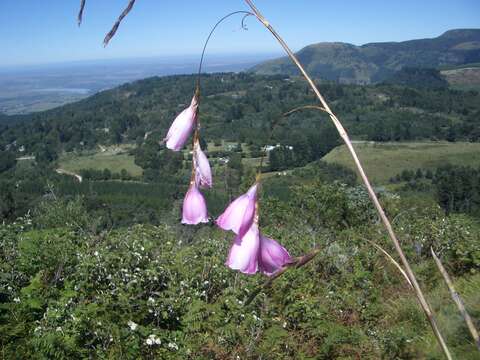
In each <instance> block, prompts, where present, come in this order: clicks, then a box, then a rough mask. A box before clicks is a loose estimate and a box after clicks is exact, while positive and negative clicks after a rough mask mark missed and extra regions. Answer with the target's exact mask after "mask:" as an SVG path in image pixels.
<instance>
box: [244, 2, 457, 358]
mask: <svg viewBox="0 0 480 360" xmlns="http://www.w3.org/2000/svg"><path fill="white" fill-rule="evenodd" d="M245 2H246V4H247V5H248V6H249V7H250V9H251V10H252V12H253V13H254V14H255V17H256V18H257V19H258V21H260V23H262V25H263V26H264V27H265V28H267V30H268V31H269V32H270V33H271V34H272V35H273V36H274V37H275V39H277V41H278V42H279V43H280V45H281V46H282V47H283V49H284V50H285V52H286V53H287V55H288V56H289V57H290V59H291V60H292V61H293V63H294V64H295V65H296V66H297V68H298V69H299V70H300V72H301V74H302V75H303V77H304V78H305V80H306V81H307V82H308V84H309V85H310V87H311V88H312V90H313V92H314V93H315V95H316V97H317V98H318V100H319V101H320V104H321V105H322V107H323V108H324V109H325V111H326V112H327V113H328V115H329V116H330V119H331V120H332V122H333V124H334V125H335V127H336V129H337V131H338V133H339V134H340V137H341V138H342V140H343V141H344V143H345V145H346V146H347V149H348V151H349V152H350V155H351V156H352V158H353V160H354V162H355V166H356V168H357V170H358V172H359V174H360V177H361V179H362V181H363V183H364V185H365V187H366V188H367V191H368V194H369V196H370V199H371V200H372V202H373V204H374V206H375V209H376V210H377V212H378V215H379V216H380V219H381V220H382V223H383V225H384V226H385V229H386V230H387V233H388V236H389V237H390V239H391V240H392V242H393V245H394V246H395V250H396V251H397V253H398V256H399V257H400V260H401V262H402V265H403V267H404V268H405V272H406V274H407V276H408V278H409V280H410V282H411V283H412V286H413V288H414V290H415V295H416V297H417V299H418V301H419V303H420V306H421V307H422V309H423V311H424V313H425V316H426V317H427V319H428V321H429V322H430V326H431V327H432V330H433V332H434V334H435V336H436V338H437V340H438V343H439V344H440V346H441V348H442V350H443V353H444V354H445V356H446V358H447V359H451V358H452V356H451V355H450V351H449V350H448V347H447V345H446V343H445V340H444V339H443V336H442V334H441V333H440V329H439V328H438V325H437V322H436V320H435V317H434V315H433V312H432V310H431V308H430V305H429V304H428V302H427V300H426V299H425V296H424V294H423V292H422V290H421V288H420V286H419V284H418V282H417V279H416V277H415V274H414V273H413V271H412V269H411V267H410V263H409V262H408V260H407V258H406V256H405V254H404V252H403V249H402V247H401V245H400V242H399V241H398V239H397V236H396V235H395V232H394V231H393V228H392V225H391V223H390V221H389V219H388V218H387V216H386V215H385V211H384V210H383V208H382V205H381V204H380V201H379V200H378V198H377V195H376V194H375V191H374V190H373V188H372V185H371V184H370V181H369V179H368V177H367V175H366V174H365V171H364V170H363V166H362V164H361V162H360V160H359V158H358V156H357V153H356V152H355V149H354V148H353V145H352V142H351V140H350V137H349V136H348V134H347V132H346V131H345V129H344V127H343V125H342V123H341V122H340V120H339V119H338V118H337V116H336V115H335V114H334V113H333V112H332V110H331V109H330V107H329V106H328V103H327V102H326V100H325V99H324V97H323V95H322V94H321V93H320V91H319V90H318V88H317V86H316V85H315V83H314V81H313V80H312V78H311V77H310V76H309V75H308V73H307V72H306V71H305V69H304V68H303V66H302V64H301V63H300V61H299V60H298V59H297V57H296V56H295V54H294V53H293V52H292V50H291V49H290V48H289V46H288V45H287V43H286V42H285V41H284V40H283V39H282V37H281V36H280V35H279V34H278V33H277V31H276V30H275V29H274V28H273V27H272V25H270V23H269V22H268V20H267V19H266V18H265V17H264V16H263V15H262V14H261V13H260V11H259V10H258V9H257V7H256V6H255V4H254V3H253V1H252V0H245Z"/></svg>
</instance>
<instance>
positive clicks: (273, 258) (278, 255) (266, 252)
mask: <svg viewBox="0 0 480 360" xmlns="http://www.w3.org/2000/svg"><path fill="white" fill-rule="evenodd" d="M291 260H292V258H291V257H290V254H289V253H288V251H287V250H286V249H285V248H284V247H283V246H282V245H280V244H279V243H277V242H276V241H275V240H273V239H270V238H267V237H265V236H263V235H260V259H259V267H260V270H261V271H262V272H263V273H264V274H266V275H273V274H274V273H275V272H276V271H277V270H279V269H280V268H282V267H283V266H285V265H286V264H288V263H289V262H290V261H291Z"/></svg>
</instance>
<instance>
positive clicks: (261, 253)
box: [225, 221, 292, 276]
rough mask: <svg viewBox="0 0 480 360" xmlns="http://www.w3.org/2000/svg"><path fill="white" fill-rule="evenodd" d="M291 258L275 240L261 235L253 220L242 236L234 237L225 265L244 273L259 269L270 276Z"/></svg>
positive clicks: (252, 272) (251, 272)
mask: <svg viewBox="0 0 480 360" xmlns="http://www.w3.org/2000/svg"><path fill="white" fill-rule="evenodd" d="M291 260H292V259H291V257H290V254H289V253H288V251H287V250H286V249H285V248H284V247H283V246H282V245H280V244H279V243H277V242H276V241H275V240H273V239H270V238H267V237H265V236H263V235H262V234H261V233H260V230H259V229H258V224H257V222H256V221H254V222H253V224H252V226H251V227H250V228H249V229H248V231H247V232H246V233H245V235H244V236H243V237H240V236H238V235H237V236H236V237H235V240H234V241H233V244H232V247H231V248H230V252H229V253H228V258H227V261H226V262H225V265H227V266H228V267H229V268H230V269H233V270H239V271H241V272H242V273H244V274H255V273H256V272H257V271H261V272H263V273H264V274H265V275H268V276H271V275H273V274H274V273H275V272H276V271H278V270H279V269H281V268H282V267H283V266H285V265H287V264H288V263H289V262H290V261H291Z"/></svg>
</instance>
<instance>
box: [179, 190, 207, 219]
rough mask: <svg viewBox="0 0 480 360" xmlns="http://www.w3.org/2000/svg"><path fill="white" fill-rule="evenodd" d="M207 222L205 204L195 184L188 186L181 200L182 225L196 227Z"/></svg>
mask: <svg viewBox="0 0 480 360" xmlns="http://www.w3.org/2000/svg"><path fill="white" fill-rule="evenodd" d="M207 222H208V212H207V204H206V202H205V198H204V197H203V195H202V193H201V192H200V191H199V190H198V188H197V185H196V184H195V182H193V183H191V184H190V188H189V189H188V191H187V194H186V195H185V199H184V200H183V209H182V224H188V225H197V224H199V223H207Z"/></svg>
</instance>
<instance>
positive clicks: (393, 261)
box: [365, 239, 413, 289]
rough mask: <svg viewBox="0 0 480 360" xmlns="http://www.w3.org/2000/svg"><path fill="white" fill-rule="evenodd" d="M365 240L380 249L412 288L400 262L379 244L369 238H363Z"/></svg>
mask: <svg viewBox="0 0 480 360" xmlns="http://www.w3.org/2000/svg"><path fill="white" fill-rule="evenodd" d="M365 241H367V242H368V243H370V244H372V245H373V246H375V247H376V248H377V249H378V250H380V251H381V252H382V253H383V255H385V256H386V257H387V259H388V260H390V262H391V263H392V264H393V265H394V266H395V267H396V268H397V269H398V271H400V273H401V274H402V275H403V277H404V278H405V280H406V281H407V283H408V285H410V287H411V288H412V289H413V285H412V283H411V282H410V279H409V278H408V276H407V273H406V272H405V270H403V269H402V267H401V266H400V264H399V263H398V262H397V261H396V260H395V259H394V258H393V257H392V255H390V254H389V253H388V252H387V251H386V250H384V249H383V248H382V247H381V246H380V245H377V244H376V243H374V242H373V241H370V240H367V239H365Z"/></svg>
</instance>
